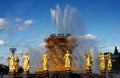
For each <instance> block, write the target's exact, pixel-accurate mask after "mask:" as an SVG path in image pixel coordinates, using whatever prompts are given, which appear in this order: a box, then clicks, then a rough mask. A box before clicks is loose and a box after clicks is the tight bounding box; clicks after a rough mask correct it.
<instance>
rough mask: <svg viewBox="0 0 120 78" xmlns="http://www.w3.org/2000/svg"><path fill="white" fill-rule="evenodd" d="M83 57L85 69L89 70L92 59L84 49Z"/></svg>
mask: <svg viewBox="0 0 120 78" xmlns="http://www.w3.org/2000/svg"><path fill="white" fill-rule="evenodd" d="M85 58H86V70H87V71H91V67H92V64H93V59H92V56H91V54H90V52H89V51H85Z"/></svg>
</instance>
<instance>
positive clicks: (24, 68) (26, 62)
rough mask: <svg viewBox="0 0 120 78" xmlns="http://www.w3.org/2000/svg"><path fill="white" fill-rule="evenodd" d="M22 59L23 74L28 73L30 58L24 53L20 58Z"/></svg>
mask: <svg viewBox="0 0 120 78" xmlns="http://www.w3.org/2000/svg"><path fill="white" fill-rule="evenodd" d="M21 56H22V53H21ZM22 59H23V62H24V63H23V65H22V67H23V71H24V72H29V70H30V64H29V62H30V57H29V55H28V52H26V55H25V56H22Z"/></svg>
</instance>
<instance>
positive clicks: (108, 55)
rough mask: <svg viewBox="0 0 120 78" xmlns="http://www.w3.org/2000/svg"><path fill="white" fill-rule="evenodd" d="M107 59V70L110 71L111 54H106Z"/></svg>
mask: <svg viewBox="0 0 120 78" xmlns="http://www.w3.org/2000/svg"><path fill="white" fill-rule="evenodd" d="M106 57H107V59H108V63H107V70H108V71H111V70H112V58H111V54H110V53H109V54H107V55H106Z"/></svg>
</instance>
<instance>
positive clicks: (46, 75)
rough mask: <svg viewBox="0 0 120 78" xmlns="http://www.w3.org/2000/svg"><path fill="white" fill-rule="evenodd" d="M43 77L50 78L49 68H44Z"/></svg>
mask: <svg viewBox="0 0 120 78" xmlns="http://www.w3.org/2000/svg"><path fill="white" fill-rule="evenodd" d="M42 78H49V71H48V70H43V72H42Z"/></svg>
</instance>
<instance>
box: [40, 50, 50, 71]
mask: <svg viewBox="0 0 120 78" xmlns="http://www.w3.org/2000/svg"><path fill="white" fill-rule="evenodd" d="M49 59H50V58H49V56H48V55H47V53H46V52H44V54H43V56H42V59H41V62H42V68H43V70H44V71H46V70H48V61H49Z"/></svg>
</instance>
